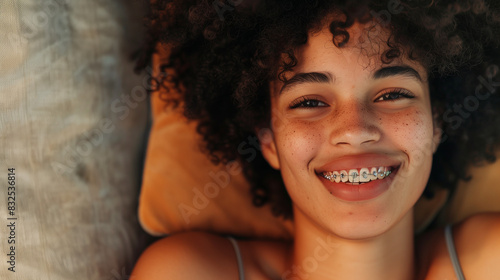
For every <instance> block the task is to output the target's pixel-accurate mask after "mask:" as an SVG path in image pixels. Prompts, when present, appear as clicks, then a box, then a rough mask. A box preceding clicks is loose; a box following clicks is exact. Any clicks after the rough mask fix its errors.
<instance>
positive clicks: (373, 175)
mask: <svg viewBox="0 0 500 280" xmlns="http://www.w3.org/2000/svg"><path fill="white" fill-rule="evenodd" d="M391 172H392V171H391V167H384V166H381V167H372V168H370V169H369V168H366V167H364V168H361V169H359V170H358V169H350V170H349V171H346V170H340V171H328V172H323V173H322V175H323V177H324V178H326V179H327V180H329V181H330V182H336V183H339V182H343V183H345V182H350V183H366V182H370V181H373V180H377V179H384V178H385V177H387V176H389V174H391Z"/></svg>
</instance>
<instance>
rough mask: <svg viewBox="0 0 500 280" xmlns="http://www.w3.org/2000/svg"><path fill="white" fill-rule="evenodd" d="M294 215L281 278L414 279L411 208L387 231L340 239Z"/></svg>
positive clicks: (313, 279) (302, 217)
mask: <svg viewBox="0 0 500 280" xmlns="http://www.w3.org/2000/svg"><path fill="white" fill-rule="evenodd" d="M295 214H297V215H296V216H295V218H294V220H295V239H294V244H293V253H292V254H291V255H290V259H289V261H288V264H289V265H288V270H287V271H286V272H285V274H284V275H283V277H284V278H283V279H307V280H326V279H336V280H341V279H372V280H376V279H384V280H385V279H402V280H403V279H404V280H410V279H414V278H415V258H414V246H413V245H414V233H413V211H409V212H408V213H407V214H406V216H404V217H403V218H402V219H401V220H400V221H399V222H398V223H397V224H395V225H394V226H393V227H391V228H390V229H389V230H388V231H386V232H384V233H382V234H379V235H377V236H375V237H370V238H363V239H346V238H342V237H340V236H338V235H334V234H332V233H331V232H326V231H325V230H322V229H320V228H319V227H318V226H317V225H313V224H311V222H310V221H309V220H307V219H306V218H305V217H304V216H303V215H301V213H300V211H296V213H295ZM294 277H295V278H294Z"/></svg>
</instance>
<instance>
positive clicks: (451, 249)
mask: <svg viewBox="0 0 500 280" xmlns="http://www.w3.org/2000/svg"><path fill="white" fill-rule="evenodd" d="M444 236H445V238H446V247H447V248H448V253H449V254H450V258H451V262H452V263H453V269H455V274H456V275H457V278H458V280H465V277H464V273H463V272H462V268H461V267H460V262H459V261H458V256H457V251H456V250H455V244H454V242H453V233H452V225H447V226H446V228H445V229H444Z"/></svg>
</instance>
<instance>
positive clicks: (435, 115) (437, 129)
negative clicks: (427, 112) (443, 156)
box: [432, 107, 443, 154]
mask: <svg viewBox="0 0 500 280" xmlns="http://www.w3.org/2000/svg"><path fill="white" fill-rule="evenodd" d="M440 115H441V114H440V113H439V112H438V110H437V109H436V108H435V107H433V108H432V119H433V120H432V124H433V125H432V127H433V135H432V153H433V154H434V153H435V152H436V150H437V148H438V146H439V144H440V143H441V139H442V133H443V130H442V128H441V127H442V122H441V120H440V119H439V116H440Z"/></svg>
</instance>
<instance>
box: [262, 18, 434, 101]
mask: <svg viewBox="0 0 500 280" xmlns="http://www.w3.org/2000/svg"><path fill="white" fill-rule="evenodd" d="M346 31H347V32H348V33H349V40H348V42H347V43H346V44H345V45H343V46H342V47H337V46H336V45H335V44H334V43H333V40H334V36H333V34H332V32H331V31H330V29H329V24H324V26H323V28H321V29H319V30H317V31H314V32H310V33H309V34H308V40H307V43H306V44H305V45H303V46H300V47H298V48H297V49H295V50H294V56H295V57H296V59H297V64H296V65H295V66H294V67H293V69H292V70H291V71H287V72H286V73H285V74H284V77H285V79H289V78H290V77H293V76H294V75H295V74H296V73H308V72H330V73H333V74H334V75H335V77H337V78H338V79H351V80H352V79H353V78H354V79H358V80H359V79H368V78H369V77H372V74H373V73H374V72H375V71H377V70H378V69H380V68H381V67H383V66H391V65H394V66H396V65H404V66H409V67H411V68H413V69H415V70H416V71H417V72H418V73H419V75H420V76H421V77H422V80H423V81H427V72H426V70H425V68H424V67H423V66H422V65H421V64H420V63H418V62H417V61H414V60H410V59H408V58H407V56H406V54H405V51H404V49H402V50H401V51H402V53H401V55H400V56H399V57H396V58H394V59H393V60H392V61H390V62H389V63H386V64H384V63H383V62H382V57H383V55H384V53H385V52H386V51H387V50H389V49H390V48H389V46H388V44H387V42H388V39H389V38H390V33H389V31H388V30H387V29H385V28H382V27H381V26H380V25H377V24H375V23H373V22H368V23H365V24H360V23H354V24H353V25H352V26H351V27H350V28H348V29H347V30H346ZM282 85H283V82H282V81H280V80H279V79H278V80H275V81H273V82H272V83H271V89H272V91H273V92H277V91H279V89H281V86H282Z"/></svg>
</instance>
